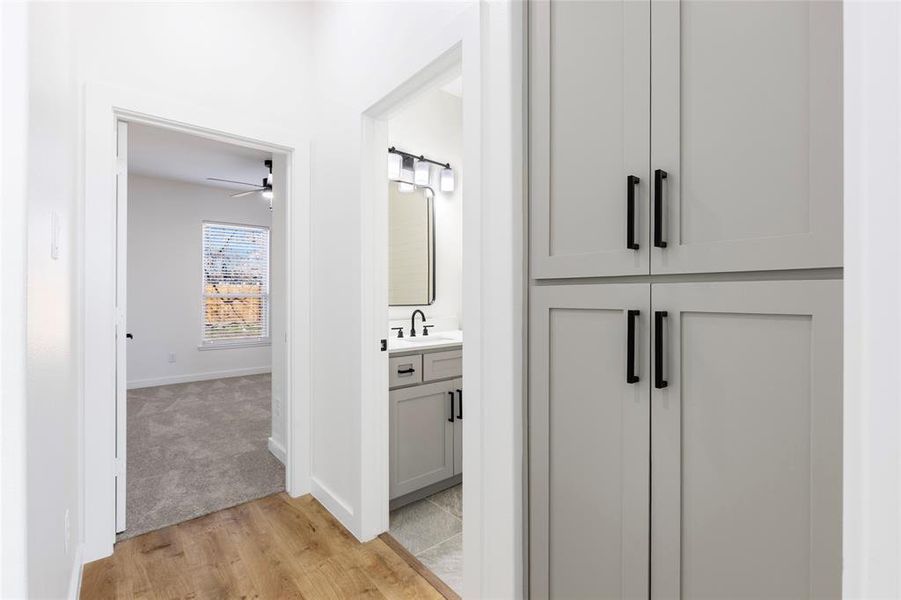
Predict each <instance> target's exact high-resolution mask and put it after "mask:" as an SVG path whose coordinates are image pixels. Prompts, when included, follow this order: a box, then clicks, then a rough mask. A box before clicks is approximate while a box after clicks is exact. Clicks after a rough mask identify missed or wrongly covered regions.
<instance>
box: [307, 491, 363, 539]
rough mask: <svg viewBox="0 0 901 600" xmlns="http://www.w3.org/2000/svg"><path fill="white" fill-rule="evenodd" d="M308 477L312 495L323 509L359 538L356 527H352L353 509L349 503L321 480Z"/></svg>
mask: <svg viewBox="0 0 901 600" xmlns="http://www.w3.org/2000/svg"><path fill="white" fill-rule="evenodd" d="M310 479H311V482H312V484H313V489H312V490H311V493H312V494H313V497H314V498H316V499H317V500H318V501H319V503H320V504H322V506H324V507H325V510H327V511H329V512H330V513H332V516H333V517H335V518H336V519H338V521H339V522H340V523H341V524H342V525H344V527H345V528H346V529H347V530H348V531H349V532H351V533H352V534H353V535H354V537H356V538H357V539H359V538H360V535H359V532H358V531H357V530H356V527H354V510H353V508H351V506H350V504H348V503H347V502H345V501H344V500H343V499H342V498H341V497H340V496H338V495H337V494H335V493H334V492H332V491H331V490H330V489H328V488H327V487H326V486H324V485H323V484H322V482H321V481H319V480H318V479H316V478H315V477H311V478H310Z"/></svg>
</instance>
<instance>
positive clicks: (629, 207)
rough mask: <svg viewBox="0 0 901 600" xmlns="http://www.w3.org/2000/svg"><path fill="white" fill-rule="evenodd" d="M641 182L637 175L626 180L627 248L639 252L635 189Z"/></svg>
mask: <svg viewBox="0 0 901 600" xmlns="http://www.w3.org/2000/svg"><path fill="white" fill-rule="evenodd" d="M639 181H641V180H640V179H639V178H638V177H636V176H635V175H629V176H628V177H627V178H626V248H628V249H629V250H638V242H636V241H635V187H636V186H637V185H638V182H639Z"/></svg>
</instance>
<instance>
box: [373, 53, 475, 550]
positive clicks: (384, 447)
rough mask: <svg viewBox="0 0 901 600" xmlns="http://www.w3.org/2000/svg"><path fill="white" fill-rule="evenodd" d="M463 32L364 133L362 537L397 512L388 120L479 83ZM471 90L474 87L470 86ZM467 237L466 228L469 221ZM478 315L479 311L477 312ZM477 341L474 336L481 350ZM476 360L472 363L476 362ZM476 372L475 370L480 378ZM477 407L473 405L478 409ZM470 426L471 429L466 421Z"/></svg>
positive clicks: (466, 144)
mask: <svg viewBox="0 0 901 600" xmlns="http://www.w3.org/2000/svg"><path fill="white" fill-rule="evenodd" d="M463 43H464V42H463V40H462V39H458V40H455V43H454V44H453V45H452V46H451V47H450V48H449V49H447V50H446V51H445V52H443V53H442V54H440V55H439V56H437V57H436V58H435V59H434V60H433V61H432V62H431V63H430V64H428V65H427V66H426V67H424V68H423V69H422V70H420V71H418V72H417V73H415V74H412V75H411V76H410V77H409V78H407V79H405V80H404V81H403V82H402V83H400V84H399V85H398V86H397V87H395V88H394V89H393V90H392V91H391V92H390V93H389V94H387V95H386V96H385V97H383V98H382V99H381V100H379V101H378V102H376V103H375V104H374V105H373V106H372V107H370V108H369V109H368V110H366V111H365V112H364V113H363V115H362V120H363V127H362V130H363V140H362V152H361V161H362V165H361V169H362V171H361V184H362V185H361V193H360V201H361V211H362V219H361V231H360V237H361V241H362V243H361V250H362V253H361V256H360V259H361V279H362V286H361V294H362V295H361V298H360V302H361V305H360V308H361V317H362V324H361V325H362V326H361V327H360V334H361V335H360V346H361V353H362V366H361V377H360V383H361V389H360V395H361V398H362V400H363V406H362V410H363V419H362V422H363V423H371V424H375V427H364V428H362V430H361V436H362V439H361V448H362V459H363V463H362V481H361V484H362V489H361V504H362V510H361V513H362V514H361V516H360V531H361V533H362V538H363V539H364V540H365V539H370V538H372V537H375V536H377V535H378V534H380V533H383V532H385V531H388V513H389V502H390V499H389V496H390V493H389V463H390V460H389V455H390V453H389V443H388V442H389V439H388V438H389V400H388V387H389V384H388V356H389V355H388V352H387V351H381V350H380V348H379V346H378V343H379V340H380V339H382V338H387V335H388V179H387V176H386V175H385V174H386V173H387V169H388V166H387V165H388V161H387V148H388V146H389V143H388V121H389V120H390V119H391V117H393V116H394V115H395V114H397V113H398V112H399V111H400V110H402V109H403V108H404V107H405V106H407V105H409V104H410V103H411V102H413V101H415V100H416V99H417V98H419V97H421V95H422V94H424V93H426V92H428V91H431V90H434V89H437V88H438V87H440V86H441V85H442V84H444V83H447V82H448V81H450V80H452V79H454V78H455V77H457V76H458V75H460V74H461V73H462V74H463V87H464V89H466V90H470V89H473V86H475V85H476V84H475V82H473V81H471V79H470V77H467V75H466V73H465V72H464V66H463ZM467 93H468V92H467ZM467 93H464V95H463V120H464V122H466V121H467V117H470V118H471V116H475V115H473V113H472V110H473V106H472V102H467ZM474 134H475V135H477V134H478V129H473V127H469V128H468V129H467V126H466V125H464V132H463V138H464V141H463V163H464V164H465V165H468V164H470V163H475V162H476V161H477V160H478V157H477V156H473V153H472V144H471V140H470V139H469V138H471V137H472V136H473V135H474ZM466 174H467V176H466V178H465V179H464V180H463V191H464V193H463V198H464V200H463V207H464V208H463V213H464V215H463V222H464V223H466V221H467V218H468V217H467V212H468V211H467V209H466V208H467V207H469V206H478V191H477V190H478V176H477V175H476V174H475V169H473V173H472V174H470V170H469V168H468V167H467V171H466ZM463 235H464V237H465V236H466V228H465V227H464V234H463ZM463 248H464V250H463V254H464V256H463V264H464V265H467V268H465V269H464V270H463V273H464V275H463V279H464V281H463V305H464V306H465V305H466V301H467V300H466V299H467V297H468V295H470V294H472V293H473V291H475V292H476V293H478V289H477V288H476V289H475V290H473V288H472V285H471V280H470V284H469V285H468V282H467V271H469V270H470V269H469V263H468V262H467V256H466V253H467V252H466V243H464V244H463ZM473 320H474V319H473ZM476 343H477V342H474V343H473V342H467V348H470V347H472V352H471V354H474V353H475V348H474V346H475V344H476ZM466 357H467V354H465V353H464V358H463V370H464V372H468V371H467V368H469V369H471V368H472V367H471V366H469V367H467V360H466ZM469 364H470V365H471V363H469ZM472 379H473V380H474V379H475V378H474V377H473V378H472ZM476 394H477V393H476V392H467V400H469V399H472V400H470V402H472V403H475V402H477V400H476V397H477V396H476ZM470 414H472V413H470ZM464 431H465V429H464Z"/></svg>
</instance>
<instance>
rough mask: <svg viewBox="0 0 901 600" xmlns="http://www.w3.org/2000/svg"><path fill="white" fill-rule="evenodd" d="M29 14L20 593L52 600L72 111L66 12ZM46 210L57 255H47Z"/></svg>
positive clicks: (73, 535) (75, 465)
mask: <svg viewBox="0 0 901 600" xmlns="http://www.w3.org/2000/svg"><path fill="white" fill-rule="evenodd" d="M29 11H30V18H29V36H30V40H29V43H30V46H29V52H30V57H29V58H30V60H29V75H30V106H29V108H30V119H29V147H28V163H29V164H28V172H29V175H28V186H29V187H28V214H27V233H28V241H27V288H26V289H27V314H28V317H27V325H26V329H27V343H28V349H27V353H26V361H27V381H26V386H27V388H26V389H27V395H28V401H27V412H26V440H27V452H26V460H27V463H26V466H27V471H28V473H27V479H26V486H27V498H28V515H27V531H28V536H27V555H26V556H27V561H28V595H29V597H33V598H59V597H64V596H66V595H67V594H68V592H69V590H68V588H69V585H70V580H71V579H72V576H73V571H75V569H77V567H78V566H79V565H78V560H79V558H78V541H79V539H78V533H79V527H80V522H81V519H80V511H79V504H80V494H79V483H80V464H79V462H80V461H79V444H78V440H79V431H80V429H79V424H80V411H79V406H80V403H79V400H80V390H81V364H82V358H81V357H82V352H81V336H82V331H81V295H80V291H79V290H80V288H79V285H80V269H79V264H80V257H79V254H78V237H77V236H78V222H79V221H78V220H79V216H78V215H79V205H78V194H77V189H78V188H77V186H78V165H77V162H76V157H77V156H78V147H77V124H78V115H79V112H78V104H77V94H76V86H75V80H74V78H73V76H72V54H71V46H70V45H69V41H70V30H69V28H68V9H67V7H66V6H49V5H46V4H31V5H30V6H29ZM53 213H56V214H57V215H58V217H59V224H60V236H59V258H58V259H52V258H51V256H50V246H51V215H52V214H53ZM67 514H68V518H69V527H68V528H67V527H66V515H67Z"/></svg>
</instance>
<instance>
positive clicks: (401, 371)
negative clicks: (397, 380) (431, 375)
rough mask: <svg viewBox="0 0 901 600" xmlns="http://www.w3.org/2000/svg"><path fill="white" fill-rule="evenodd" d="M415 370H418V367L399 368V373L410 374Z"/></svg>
mask: <svg viewBox="0 0 901 600" xmlns="http://www.w3.org/2000/svg"><path fill="white" fill-rule="evenodd" d="M415 372H416V369H414V368H413V367H410V368H409V369H398V370H397V374H398V375H409V374H410V373H415Z"/></svg>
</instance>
